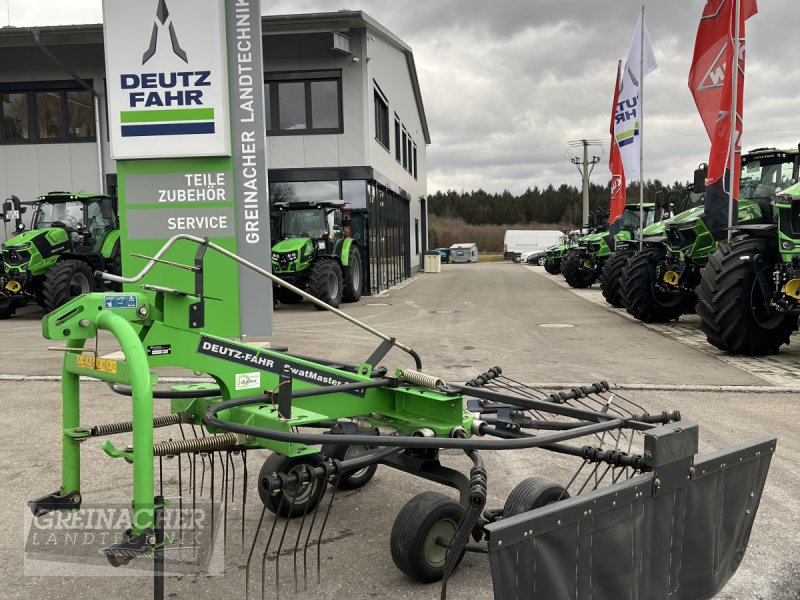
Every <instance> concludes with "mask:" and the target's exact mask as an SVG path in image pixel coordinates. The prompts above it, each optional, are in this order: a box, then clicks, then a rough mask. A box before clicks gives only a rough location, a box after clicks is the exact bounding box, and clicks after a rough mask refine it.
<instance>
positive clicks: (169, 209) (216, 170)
mask: <svg viewBox="0 0 800 600" xmlns="http://www.w3.org/2000/svg"><path fill="white" fill-rule="evenodd" d="M103 14H104V19H103V20H104V33H105V48H106V73H107V88H108V113H109V128H110V137H111V154H112V156H113V157H114V158H115V159H116V160H117V183H118V188H117V190H118V195H119V207H120V221H121V225H122V252H123V270H124V273H125V275H127V276H130V275H132V274H135V273H138V272H139V270H140V269H141V268H142V266H143V265H144V260H143V259H138V258H135V257H131V256H130V255H131V253H138V254H142V255H145V256H153V254H154V253H155V252H157V251H158V250H159V248H161V246H163V244H164V243H165V242H166V241H167V240H168V239H169V238H171V237H173V236H174V235H177V234H181V233H185V234H190V235H194V236H198V237H208V238H209V239H210V240H211V241H213V242H215V243H217V244H219V245H220V246H223V247H225V248H226V249H228V250H230V251H232V252H236V253H237V254H239V255H240V256H242V257H244V258H245V259H247V260H249V261H250V262H252V263H255V264H256V265H258V266H259V267H261V268H263V269H265V270H269V269H270V268H271V259H270V257H271V241H270V228H269V205H268V188H267V160H266V139H265V132H266V127H265V122H264V87H263V60H262V46H261V17H260V7H259V1H258V0H227V1H226V0H146V1H144V2H139V1H137V2H130V1H128V0H104V1H103ZM196 249H197V247H196V246H195V245H193V244H190V243H186V244H179V245H178V246H176V247H175V248H173V250H171V251H170V253H169V254H168V255H167V257H166V259H167V260H171V261H174V262H179V263H183V264H187V265H192V264H193V261H194V253H195V251H196ZM204 264H205V277H204V290H203V292H204V294H205V295H206V296H208V297H209V299H208V300H207V301H206V302H205V324H206V325H205V326H204V327H203V329H204V330H205V331H208V332H209V333H214V334H216V335H222V336H227V337H238V336H267V335H271V334H272V286H271V284H270V282H269V281H268V280H266V279H264V278H263V277H260V276H258V275H256V274H255V273H253V272H252V271H250V270H248V269H246V268H244V267H239V268H233V263H231V262H230V261H229V260H228V259H224V258H222V257H221V256H219V255H218V254H216V253H214V252H213V251H209V252H207V253H206V255H205V263H204ZM146 283H153V284H158V285H162V286H168V287H172V288H175V289H179V290H183V291H187V292H192V291H193V290H194V274H193V273H191V272H189V271H185V270H179V269H176V268H175V267H169V266H167V265H158V266H157V267H155V268H154V269H153V271H151V272H150V274H148V276H147V278H146ZM211 298H218V299H219V300H218V301H217V300H211Z"/></svg>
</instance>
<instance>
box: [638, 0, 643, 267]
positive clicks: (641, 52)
mask: <svg viewBox="0 0 800 600" xmlns="http://www.w3.org/2000/svg"><path fill="white" fill-rule="evenodd" d="M640 33H641V39H640V40H639V41H640V43H639V51H640V54H641V62H640V64H639V251H640V252H641V250H642V247H643V246H644V5H642V30H641V32H640Z"/></svg>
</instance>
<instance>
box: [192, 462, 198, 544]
mask: <svg viewBox="0 0 800 600" xmlns="http://www.w3.org/2000/svg"><path fill="white" fill-rule="evenodd" d="M196 503H197V452H195V453H194V454H192V531H194V530H195V515H196V513H195V506H196Z"/></svg>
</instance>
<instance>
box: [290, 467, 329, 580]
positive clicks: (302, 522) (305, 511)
mask: <svg viewBox="0 0 800 600" xmlns="http://www.w3.org/2000/svg"><path fill="white" fill-rule="evenodd" d="M312 477H313V474H312ZM314 482H315V480H314V479H312V480H311V482H310V483H309V484H308V485H310V486H312V487H311V489H312V491H313V489H314V488H313V486H314ZM320 485H325V483H324V481H323V482H320ZM309 504H310V502H306V504H305V506H304V507H303V517H302V518H301V519H300V528H299V529H298V530H297V539H295V541H294V553H293V554H292V559H293V561H294V593H295V594H296V593H297V549H298V548H299V547H300V536H301V535H302V534H303V526H304V525H305V523H306V515H307V514H308V506H309Z"/></svg>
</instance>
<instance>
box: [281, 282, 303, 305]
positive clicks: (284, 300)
mask: <svg viewBox="0 0 800 600" xmlns="http://www.w3.org/2000/svg"><path fill="white" fill-rule="evenodd" d="M275 299H276V300H277V301H278V302H280V303H281V304H300V303H301V302H302V301H303V297H302V296H301V295H300V294H295V293H294V292H293V291H292V290H287V289H286V288H285V287H281V286H275Z"/></svg>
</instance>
